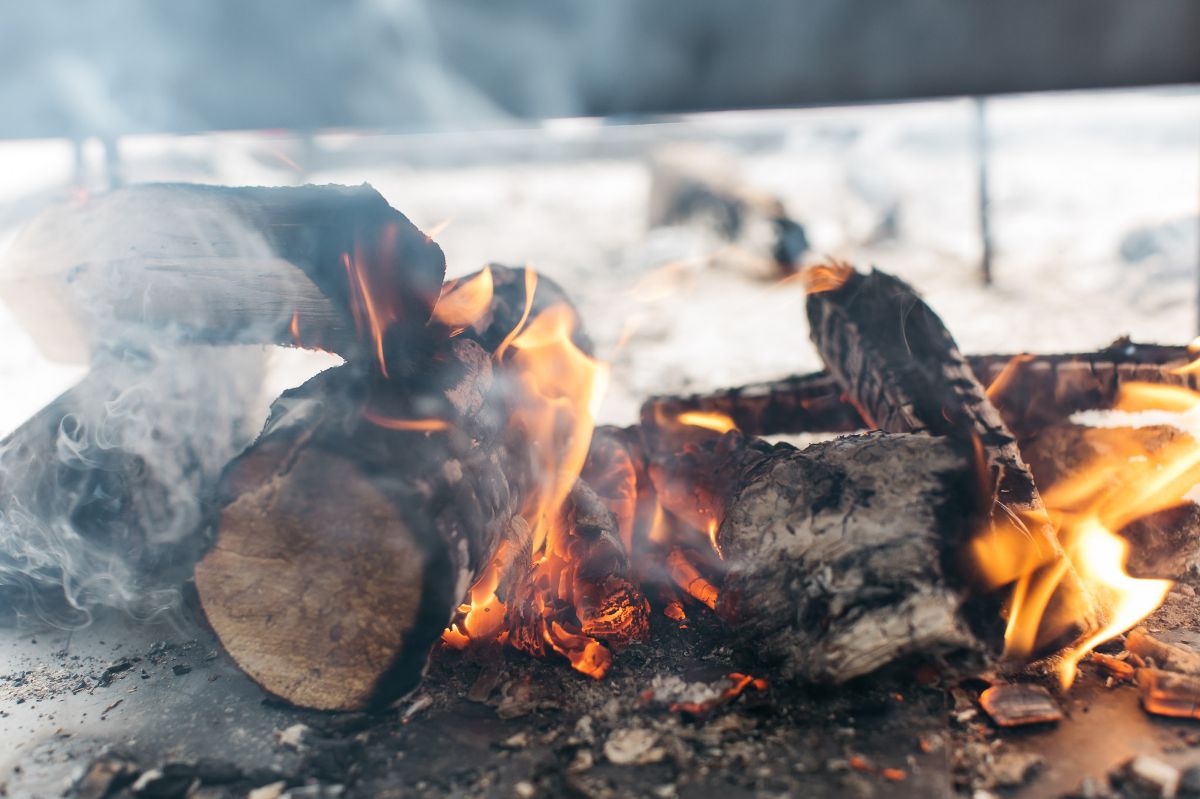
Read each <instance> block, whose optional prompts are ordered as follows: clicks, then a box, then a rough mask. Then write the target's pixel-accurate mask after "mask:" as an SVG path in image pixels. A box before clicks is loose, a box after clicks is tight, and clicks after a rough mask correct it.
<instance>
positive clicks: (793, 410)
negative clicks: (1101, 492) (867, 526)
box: [649, 339, 1200, 436]
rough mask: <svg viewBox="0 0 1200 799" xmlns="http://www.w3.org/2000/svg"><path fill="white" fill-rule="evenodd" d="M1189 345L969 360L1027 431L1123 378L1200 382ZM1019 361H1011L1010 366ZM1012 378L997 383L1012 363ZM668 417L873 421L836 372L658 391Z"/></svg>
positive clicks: (759, 431)
mask: <svg viewBox="0 0 1200 799" xmlns="http://www.w3.org/2000/svg"><path fill="white" fill-rule="evenodd" d="M1190 360H1191V356H1190V355H1189V353H1188V351H1187V348H1186V347H1182V346H1161V345H1153V344H1135V343H1133V342H1131V341H1129V340H1128V339H1120V340H1118V341H1116V342H1114V343H1113V344H1112V345H1110V346H1108V347H1105V348H1104V349H1101V350H1097V351H1096V352H1081V353H1067V354H1051V355H1030V356H1024V355H969V356H967V362H968V363H969V364H970V366H971V370H972V371H973V372H974V373H975V376H976V377H977V378H978V380H979V382H980V383H981V384H982V385H983V386H985V387H987V388H988V389H989V392H988V393H989V398H990V399H991V400H992V402H993V404H995V405H996V407H997V409H999V411H1000V414H1001V416H1002V417H1003V418H1004V421H1005V422H1006V423H1007V424H1008V426H1009V427H1010V429H1012V430H1013V431H1014V432H1016V433H1017V434H1018V435H1026V434H1030V433H1032V432H1035V431H1036V430H1038V429H1040V428H1042V427H1044V426H1046V425H1048V424H1053V423H1055V422H1059V421H1062V420H1064V419H1066V418H1067V417H1069V416H1070V415H1071V414H1072V413H1075V412H1076V411H1081V410H1093V409H1106V408H1109V407H1111V406H1112V404H1113V402H1114V401H1115V399H1116V397H1117V393H1118V390H1119V389H1120V387H1121V385H1122V384H1125V383H1129V382H1135V381H1137V382H1148V383H1160V384H1166V385H1179V386H1186V387H1188V388H1192V389H1196V388H1198V387H1200V386H1198V384H1197V380H1196V376H1195V375H1194V374H1176V373H1175V370H1177V369H1178V368H1179V367H1180V366H1182V365H1184V364H1186V363H1188V362H1189V361H1190ZM1010 364H1011V366H1010ZM1006 368H1007V369H1008V370H1009V372H1008V379H1006V380H1005V381H1003V383H1002V384H996V386H995V388H992V386H993V384H994V383H995V381H996V379H997V378H998V377H999V376H1000V375H1001V373H1002V372H1004V371H1005V369H1006ZM649 403H650V404H652V406H653V407H655V408H658V409H659V413H660V414H661V416H663V417H667V418H674V417H677V416H678V415H679V414H681V413H685V412H688V411H703V412H709V413H720V414H724V415H726V416H728V417H730V418H731V419H733V421H734V422H735V423H736V424H737V426H738V429H739V430H741V431H742V432H744V433H747V434H749V435H760V436H762V435H777V434H786V433H852V432H855V431H856V430H864V429H867V428H869V427H870V425H869V424H868V422H866V421H865V420H864V419H863V418H862V414H861V413H859V411H858V409H857V408H855V407H854V405H853V404H852V403H850V402H848V401H847V400H846V399H845V390H844V389H843V388H842V386H841V383H839V382H838V380H837V378H835V377H834V376H833V375H831V374H830V373H829V372H826V371H823V372H812V373H810V374H804V375H796V376H793V377H786V378H783V379H780V380H772V381H768V382H764V383H753V384H750V385H746V386H740V387H737V388H732V389H726V390H722V391H715V392H712V393H709V394H693V395H686V396H664V397H654V398H652V399H651V400H650V401H649Z"/></svg>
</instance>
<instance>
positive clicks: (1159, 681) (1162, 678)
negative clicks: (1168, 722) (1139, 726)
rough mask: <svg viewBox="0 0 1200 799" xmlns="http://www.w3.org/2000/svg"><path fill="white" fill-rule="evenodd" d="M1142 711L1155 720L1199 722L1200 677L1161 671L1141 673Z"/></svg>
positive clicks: (1140, 671) (1138, 674) (1139, 682)
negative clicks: (1149, 714) (1195, 720)
mask: <svg viewBox="0 0 1200 799" xmlns="http://www.w3.org/2000/svg"><path fill="white" fill-rule="evenodd" d="M1137 684H1138V690H1139V697H1140V699H1141V703H1142V709H1144V710H1145V711H1146V712H1147V713H1151V714H1153V715H1155V716H1170V717H1172V718H1177V719H1200V677H1197V676H1195V675H1192V674H1175V673H1173V672H1169V671H1163V670H1162V669H1138V670H1137Z"/></svg>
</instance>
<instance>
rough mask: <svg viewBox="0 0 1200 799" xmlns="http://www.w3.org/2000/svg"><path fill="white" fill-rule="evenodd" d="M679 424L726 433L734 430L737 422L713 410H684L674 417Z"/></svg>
mask: <svg viewBox="0 0 1200 799" xmlns="http://www.w3.org/2000/svg"><path fill="white" fill-rule="evenodd" d="M675 421H677V422H679V423H680V424H686V425H690V426H692V427H703V428H704V429H705V430H715V431H716V432H718V433H728V432H729V431H730V430H736V429H737V424H736V423H735V422H734V421H733V419H731V418H730V417H729V416H728V415H726V414H724V413H717V412H715V411H713V412H708V411H684V412H683V413H681V414H679V416H677V417H676V418H675Z"/></svg>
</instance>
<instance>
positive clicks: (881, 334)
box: [807, 265, 1101, 653]
mask: <svg viewBox="0 0 1200 799" xmlns="http://www.w3.org/2000/svg"><path fill="white" fill-rule="evenodd" d="M830 269H831V270H832V271H833V273H834V275H833V276H834V278H835V280H834V281H833V283H832V284H831V285H830V286H827V287H824V288H827V290H813V291H810V293H809V295H808V300H807V310H808V320H809V332H810V337H811V338H812V341H813V343H814V345H815V346H816V348H817V351H818V352H819V353H820V354H821V358H822V360H823V361H824V362H825V365H826V366H827V368H828V369H829V372H830V374H831V375H833V376H834V377H835V378H836V379H837V381H838V382H839V383H840V384H841V385H842V387H843V388H844V389H845V390H846V393H847V396H848V397H849V398H850V400H851V401H852V402H853V403H854V405H855V406H856V407H857V408H858V409H859V411H860V413H862V415H863V418H864V419H865V420H868V421H869V422H870V423H871V426H872V427H878V428H880V429H883V430H886V431H889V432H893V433H920V434H928V435H933V436H945V437H946V438H948V439H950V440H951V441H952V442H954V443H955V444H957V445H958V446H959V447H960V448H962V449H963V450H964V451H967V452H973V453H974V454H975V456H976V457H977V458H978V460H979V465H978V470H979V471H980V479H981V480H982V481H984V482H985V484H986V486H987V491H988V494H989V496H987V497H984V498H983V501H984V503H985V504H984V509H985V512H986V514H987V518H988V519H989V523H990V524H991V525H992V526H993V527H1005V528H1007V527H1010V526H1013V525H1016V526H1018V527H1019V528H1022V529H1023V530H1025V531H1027V533H1028V534H1029V535H1032V536H1034V540H1035V541H1036V542H1037V543H1036V546H1037V548H1038V550H1039V552H1040V553H1041V558H1040V561H1041V564H1042V565H1040V566H1039V567H1038V570H1037V573H1038V574H1049V573H1050V572H1051V570H1058V569H1059V568H1061V569H1062V570H1063V574H1064V576H1063V577H1062V579H1061V580H1060V581H1058V582H1057V587H1056V588H1055V589H1054V593H1053V596H1052V599H1051V600H1050V603H1049V607H1048V609H1047V612H1046V614H1045V615H1044V616H1043V619H1042V623H1041V625H1040V627H1039V629H1038V631H1037V633H1036V640H1035V641H1034V642H1033V643H1032V646H1031V651H1033V652H1042V653H1044V652H1049V651H1052V650H1054V649H1057V648H1059V647H1061V646H1062V645H1064V644H1065V643H1069V641H1070V640H1071V639H1073V638H1075V637H1077V636H1078V635H1080V634H1081V633H1084V632H1086V631H1087V630H1089V629H1092V628H1094V627H1095V626H1096V625H1098V624H1099V623H1100V621H1101V619H1100V618H1099V614H1100V610H1099V606H1098V605H1097V603H1096V601H1095V599H1094V597H1092V596H1091V595H1090V593H1089V592H1088V591H1087V589H1086V587H1085V585H1084V583H1083V582H1082V580H1080V579H1079V577H1078V574H1077V573H1076V572H1075V570H1074V569H1073V567H1071V566H1070V564H1069V562H1068V561H1067V558H1066V555H1065V553H1064V552H1063V550H1062V546H1061V544H1060V543H1059V541H1058V537H1057V535H1056V533H1055V530H1054V526H1053V525H1052V524H1051V522H1050V519H1049V516H1048V515H1047V513H1046V507H1045V504H1044V503H1043V501H1042V498H1041V494H1040V493H1039V491H1038V488H1037V485H1036V483H1035V482H1034V479H1033V473H1032V472H1031V471H1030V470H1029V467H1028V466H1027V465H1026V464H1025V462H1024V460H1023V459H1022V457H1021V452H1020V449H1019V448H1018V446H1017V440H1016V437H1015V436H1014V435H1013V433H1012V431H1011V430H1010V429H1009V428H1008V425H1007V424H1006V423H1005V421H1004V419H1003V417H1002V416H1001V415H1000V412H999V410H997V408H996V406H995V405H994V404H993V403H992V402H991V401H990V400H989V399H988V396H987V391H986V389H984V387H983V385H982V384H981V383H980V382H979V380H978V379H977V378H976V376H975V373H974V371H973V370H972V368H971V366H970V365H969V364H968V363H967V360H966V359H965V358H964V357H963V355H962V353H961V352H959V349H958V345H957V344H956V343H955V341H954V337H953V336H952V335H951V334H950V331H949V330H947V329H946V326H945V324H943V322H942V320H941V319H940V318H939V317H938V316H937V314H936V313H935V312H934V311H933V309H932V308H930V307H929V306H928V305H927V304H926V303H925V302H924V301H923V300H922V299H921V298H920V296H919V295H918V294H917V293H916V291H914V290H913V289H912V287H910V286H909V285H908V284H907V283H904V282H903V281H902V280H899V279H898V278H896V277H893V276H892V275H889V274H887V273H884V272H880V271H879V270H872V271H871V272H869V273H862V272H858V271H856V270H854V269H853V268H851V267H849V266H845V265H834V266H833V267H830ZM1035 579H1040V578H1039V577H1037V576H1035Z"/></svg>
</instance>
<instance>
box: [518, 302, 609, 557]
mask: <svg viewBox="0 0 1200 799" xmlns="http://www.w3.org/2000/svg"><path fill="white" fill-rule="evenodd" d="M575 327H576V320H575V314H574V312H573V311H572V310H571V309H570V308H569V307H568V306H566V305H556V306H553V307H551V308H549V309H547V310H546V311H544V312H542V313H540V314H539V315H538V316H537V317H536V318H535V319H534V320H533V321H532V322H530V323H529V325H528V326H527V327H525V329H524V330H522V331H521V332H520V334H519V335H517V336H516V338H514V339H512V342H511V346H512V349H513V350H514V352H513V354H512V357H511V361H510V363H511V365H512V367H513V368H514V369H515V370H516V375H517V381H518V384H519V386H520V394H521V399H520V400H519V401H518V402H516V403H515V404H514V410H513V414H512V418H511V420H510V421H511V422H512V423H513V424H514V425H516V426H517V427H519V428H522V429H524V430H525V433H526V435H527V436H529V438H530V440H531V441H532V442H533V445H534V446H533V449H534V451H535V452H537V453H538V455H539V458H540V460H541V462H540V464H539V467H540V469H541V475H542V478H543V479H542V483H541V485H540V486H539V490H537V491H536V492H534V496H533V497H532V499H531V502H530V503H529V505H528V506H527V507H526V508H525V511H524V514H523V515H524V516H525V519H526V521H528V522H529V523H530V527H531V528H532V529H533V542H534V551H535V552H536V551H537V550H539V549H541V547H542V545H543V544H544V543H546V540H547V537H548V536H549V534H550V533H551V532H554V531H556V530H557V527H558V520H559V517H561V515H562V514H561V513H560V509H561V508H562V505H563V502H564V501H565V500H566V498H567V494H568V493H570V491H571V488H572V486H574V484H575V480H576V479H577V478H578V477H579V473H580V472H581V471H582V470H583V464H584V461H585V460H586V459H587V452H588V447H589V446H590V444H591V440H592V431H593V430H594V429H595V420H596V413H597V410H598V407H599V404H600V401H601V400H602V399H603V397H604V391H605V388H606V387H607V384H608V365H607V364H604V363H602V362H600V361H597V360H595V359H594V358H592V357H590V356H589V355H587V354H586V353H584V352H583V351H582V350H580V349H579V347H577V346H576V345H575V343H574V342H573V341H572V340H571V335H572V334H573V333H574V331H575ZM550 543H551V545H552V546H551V550H550V551H556V549H557V547H556V545H558V544H560V543H561V542H560V541H551V542H550Z"/></svg>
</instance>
